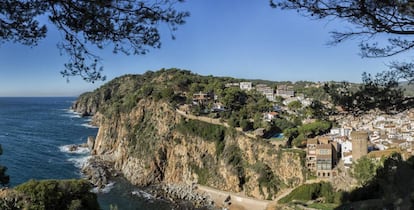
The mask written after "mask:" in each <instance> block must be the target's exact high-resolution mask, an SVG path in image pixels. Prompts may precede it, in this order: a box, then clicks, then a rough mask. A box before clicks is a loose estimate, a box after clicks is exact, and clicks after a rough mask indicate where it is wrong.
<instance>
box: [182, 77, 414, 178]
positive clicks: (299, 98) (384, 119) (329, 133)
mask: <svg viewBox="0 0 414 210" xmlns="http://www.w3.org/2000/svg"><path fill="white" fill-rule="evenodd" d="M323 85H324V84H323V83H313V84H308V85H307V86H306V87H305V88H319V89H320V88H322V87H323ZM229 88H233V89H238V90H240V91H243V92H247V93H249V92H250V93H251V92H253V91H254V92H255V93H259V94H261V95H262V96H264V97H265V98H266V100H267V101H268V102H269V104H270V105H269V106H268V107H270V108H269V109H268V110H266V111H263V112H261V113H260V117H259V118H254V119H252V118H248V117H247V118H248V119H245V120H244V119H243V118H246V116H243V114H239V115H238V116H237V117H239V118H240V119H241V120H239V121H238V122H232V120H233V119H232V116H230V117H229V116H227V120H223V119H221V120H219V121H217V122H222V124H223V125H226V126H231V127H236V128H239V130H241V131H244V132H245V134H246V135H249V136H254V137H262V138H264V139H266V140H269V141H271V142H272V143H273V144H274V145H277V146H279V147H294V148H299V149H302V150H303V151H304V152H306V164H305V165H306V167H307V170H308V171H309V172H310V173H312V174H314V176H315V177H317V178H320V179H325V180H329V179H331V178H334V177H335V176H338V174H339V173H340V172H339V171H338V170H340V169H338V167H337V166H338V165H339V164H340V165H341V166H342V167H344V168H345V169H349V168H350V167H351V166H352V164H353V163H355V162H356V161H358V160H359V159H360V158H361V157H363V156H366V157H369V158H370V159H372V160H378V161H379V160H380V159H381V158H384V157H388V156H390V155H391V154H393V153H395V152H398V153H400V154H401V155H402V157H403V158H404V159H407V158H408V157H410V156H412V155H413V154H414V144H413V141H414V109H411V110H406V111H404V112H401V113H398V114H395V115H389V114H385V113H383V112H380V111H371V112H369V113H367V114H363V115H359V116H354V115H351V114H346V113H345V114H344V111H343V109H341V107H340V106H335V105H334V104H332V103H331V102H330V101H329V100H323V101H318V100H315V99H314V98H310V97H307V96H305V94H303V93H299V94H298V93H296V92H295V90H294V86H293V85H291V84H290V85H289V84H288V85H286V84H281V85H277V86H276V87H272V86H270V85H267V84H260V83H259V84H255V85H254V84H253V82H249V81H242V82H231V83H226V84H225V85H224V89H229ZM187 97H188V96H187ZM238 97H239V98H237V97H236V99H234V100H233V101H231V103H235V102H236V101H237V100H243V99H241V98H240V97H241V96H240V95H239V96H238ZM237 102H238V101H237ZM315 104H316V105H317V106H316V105H315ZM245 105H246V106H248V104H247V102H246V103H245ZM227 106H229V104H227ZM227 106H226V105H225V103H223V100H222V99H221V98H220V96H219V95H218V94H215V93H214V92H203V91H199V92H196V93H194V94H192V99H191V103H187V104H183V105H180V106H179V108H178V111H180V112H181V113H185V114H189V113H193V114H195V115H197V116H198V115H204V116H207V117H211V118H220V117H221V116H222V115H220V113H225V112H229V111H231V113H234V108H233V110H232V108H230V107H227ZM200 107H202V108H200ZM329 107H333V108H329ZM194 110H197V111H196V112H195V111H194ZM318 112H319V113H318ZM333 112H335V113H337V114H336V115H334V116H333V117H332V116H330V114H331V113H333ZM321 113H322V114H321ZM298 116H299V117H298ZM258 120H259V121H260V123H258V122H256V121H258ZM298 120H299V121H300V122H297V121H298ZM236 121H237V120H236ZM292 121H293V122H294V123H290V124H289V122H292ZM321 121H329V125H328V126H322V127H323V128H320V127H318V126H319V125H318V124H317V123H319V122H321ZM211 122H212V121H211ZM246 122H247V123H246ZM332 122H333V123H332ZM283 123H284V124H289V125H288V126H286V125H285V127H284V126H283V125H281V124H283ZM257 125H258V126H257ZM269 125H271V126H269ZM306 125H313V126H309V127H311V128H309V129H306V128H304V127H305V126H306ZM295 127H296V128H295ZM297 127H299V128H297ZM240 128H241V129H240ZM301 128H304V129H302V130H305V131H303V132H307V133H308V134H306V135H303V134H302V133H301V132H302V131H301ZM309 132H310V134H309ZM292 133H293V134H292Z"/></svg>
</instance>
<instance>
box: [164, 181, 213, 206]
mask: <svg viewBox="0 0 414 210" xmlns="http://www.w3.org/2000/svg"><path fill="white" fill-rule="evenodd" d="M156 191H157V193H156V194H157V196H158V197H163V198H167V199H168V200H172V201H177V200H184V201H190V202H191V203H193V205H194V206H195V207H196V208H200V207H211V208H212V207H213V206H214V201H213V200H212V199H211V198H210V196H209V195H207V194H205V193H199V192H197V186H196V185H187V184H163V185H161V186H158V187H157V190H156Z"/></svg>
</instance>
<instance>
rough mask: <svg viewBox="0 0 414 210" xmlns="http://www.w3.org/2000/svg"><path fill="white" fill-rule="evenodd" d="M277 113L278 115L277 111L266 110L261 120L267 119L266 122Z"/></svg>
mask: <svg viewBox="0 0 414 210" xmlns="http://www.w3.org/2000/svg"><path fill="white" fill-rule="evenodd" d="M278 115H279V113H277V112H267V113H264V114H263V120H264V121H267V122H270V121H272V120H273V119H275V118H276V117H277V116H278Z"/></svg>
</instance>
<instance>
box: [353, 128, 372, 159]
mask: <svg viewBox="0 0 414 210" xmlns="http://www.w3.org/2000/svg"><path fill="white" fill-rule="evenodd" d="M351 138H352V161H353V162H355V161H357V160H359V158H361V157H362V156H364V155H366V154H367V153H368V132H366V131H352V133H351Z"/></svg>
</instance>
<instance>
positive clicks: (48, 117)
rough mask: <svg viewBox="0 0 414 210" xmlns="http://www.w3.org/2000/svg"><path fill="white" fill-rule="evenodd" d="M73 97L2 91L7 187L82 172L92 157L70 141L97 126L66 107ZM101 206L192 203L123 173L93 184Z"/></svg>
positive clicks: (0, 161)
mask: <svg viewBox="0 0 414 210" xmlns="http://www.w3.org/2000/svg"><path fill="white" fill-rule="evenodd" d="M75 100H76V98H74V97H50V98H48V97H47V98H39V97H33V98H31V97H24V98H19V97H10V98H7V97H4V98H1V97H0V144H1V145H2V148H3V155H1V156H0V165H4V166H6V167H7V174H8V175H9V176H10V187H13V186H16V185H19V184H21V183H23V182H26V181H29V180H31V179H35V180H44V179H72V178H82V174H81V172H80V167H81V166H82V164H83V163H84V162H85V161H86V160H87V159H88V158H89V157H90V156H89V151H88V149H86V148H85V149H80V150H77V151H76V152H70V151H69V147H70V145H74V144H75V145H77V144H82V143H85V142H86V141H87V138H88V136H96V134H97V131H98V128H96V127H93V126H91V125H90V124H89V122H90V120H91V119H90V118H81V117H80V116H79V115H78V114H77V113H75V112H73V111H72V110H70V106H71V105H72V103H73V102H74V101H75ZM93 190H94V192H96V193H97V195H98V201H99V204H100V206H101V208H102V209H104V210H107V209H108V210H109V209H111V206H112V207H116V208H117V209H118V210H144V209H145V210H146V209H157V210H158V209H160V210H164V209H165V210H170V209H190V208H191V207H187V206H176V205H175V204H172V203H171V202H169V201H167V200H162V199H157V198H155V197H154V196H152V195H150V194H149V193H147V192H146V191H145V190H144V189H142V188H138V187H136V186H133V185H131V184H129V183H128V182H127V181H126V180H125V179H124V178H123V177H117V178H116V179H114V180H112V182H111V184H109V185H108V186H107V187H106V188H105V189H103V190H99V191H98V190H97V189H93Z"/></svg>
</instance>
